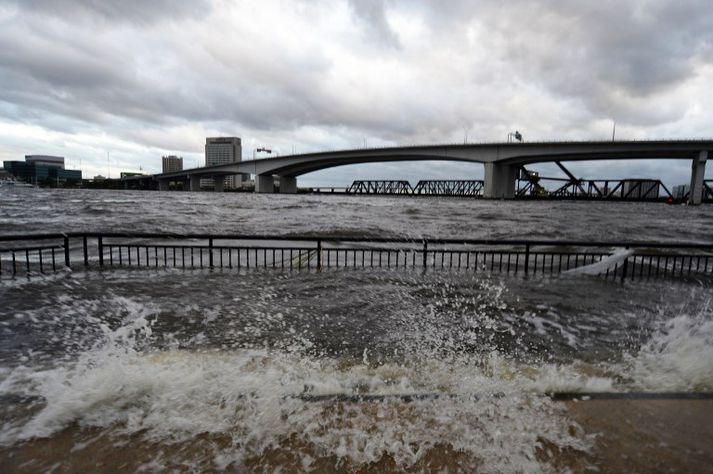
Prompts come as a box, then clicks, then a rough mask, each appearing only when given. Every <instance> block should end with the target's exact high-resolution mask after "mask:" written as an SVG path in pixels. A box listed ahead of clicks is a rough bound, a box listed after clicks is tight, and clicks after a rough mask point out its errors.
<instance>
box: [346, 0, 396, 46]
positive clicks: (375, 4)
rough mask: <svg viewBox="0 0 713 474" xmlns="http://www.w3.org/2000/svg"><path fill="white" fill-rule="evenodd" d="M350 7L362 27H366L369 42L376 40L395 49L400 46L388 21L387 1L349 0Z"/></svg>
mask: <svg viewBox="0 0 713 474" xmlns="http://www.w3.org/2000/svg"><path fill="white" fill-rule="evenodd" d="M349 5H350V6H351V8H352V10H353V11H354V13H355V14H356V16H357V18H359V20H360V21H361V23H362V25H364V26H366V29H365V36H366V37H367V40H375V41H376V42H378V43H381V44H385V45H388V46H393V47H398V46H399V41H398V38H397V36H396V34H394V32H393V30H392V29H391V27H390V26H389V23H388V21H387V20H386V2H385V0H349Z"/></svg>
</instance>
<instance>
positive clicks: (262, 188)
mask: <svg viewBox="0 0 713 474" xmlns="http://www.w3.org/2000/svg"><path fill="white" fill-rule="evenodd" d="M255 192H256V193H274V192H275V180H274V178H273V177H272V175H271V174H256V175H255Z"/></svg>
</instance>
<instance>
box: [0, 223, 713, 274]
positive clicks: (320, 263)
mask: <svg viewBox="0 0 713 474" xmlns="http://www.w3.org/2000/svg"><path fill="white" fill-rule="evenodd" d="M625 249H628V250H626V251H625V255H624V256H623V257H619V258H617V255H622V254H621V251H622V250H625ZM617 252H618V253H617ZM591 266H594V267H591ZM117 267H143V268H146V267H148V268H182V269H192V268H220V269H233V268H236V269H243V268H245V269H248V268H275V269H284V270H313V269H318V270H321V269H327V268H345V267H346V268H420V269H424V270H426V269H461V270H468V271H474V272H490V273H505V274H512V275H528V276H538V275H541V276H546V275H557V274H560V273H563V272H567V271H571V270H574V269H580V270H579V271H581V270H582V269H583V267H587V268H594V270H592V272H594V274H599V275H601V276H603V277H605V278H607V277H608V278H620V279H637V278H639V279H644V278H657V277H675V278H680V277H710V276H713V243H711V244H700V243H670V242H664V243H662V242H658V243H655V242H581V241H535V240H492V239H406V238H398V239H390V238H371V237H363V238H359V237H321V236H309V235H305V236H274V237H268V236H255V235H225V234H224V235H215V234H158V233H92V232H87V233H66V234H34V235H11V236H0V277H1V278H13V277H17V276H32V275H38V274H44V273H52V272H57V271H61V270H63V269H65V268H70V269H78V268H117ZM585 270H586V269H585Z"/></svg>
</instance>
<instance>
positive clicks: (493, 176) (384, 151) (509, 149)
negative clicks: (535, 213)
mask: <svg viewBox="0 0 713 474" xmlns="http://www.w3.org/2000/svg"><path fill="white" fill-rule="evenodd" d="M712 152H713V140H646V141H606V142H604V141H589V142H526V143H517V142H516V143H482V144H471V143H467V144H451V145H415V146H394V147H384V148H360V149H353V150H336V151H324V152H316V153H304V154H295V155H285V156H278V157H274V158H265V159H258V160H248V161H241V162H237V163H230V164H226V165H218V166H209V167H202V168H194V169H188V170H183V171H179V172H174V173H162V174H157V175H152V176H149V177H137V178H133V179H151V180H153V181H154V182H158V186H159V189H168V183H169V182H171V181H184V182H187V183H188V184H189V186H188V189H190V190H191V191H198V190H200V179H201V178H219V177H221V176H229V175H234V174H239V173H250V174H253V175H255V191H256V192H260V193H263V192H274V177H278V178H279V183H280V192H281V193H294V192H297V179H296V178H297V177H298V176H300V175H303V174H307V173H311V172H313V171H318V170H323V169H326V168H332V167H335V166H343V165H352V164H360V163H376V162H390V161H425V160H428V161H435V160H442V161H464V162H473V163H482V164H484V165H485V180H484V181H485V189H484V193H483V196H484V197H485V198H494V199H503V198H505V199H509V198H514V197H515V185H516V180H517V174H518V170H519V168H520V167H521V166H524V165H527V164H532V163H544V162H554V161H596V160H639V159H681V160H689V161H690V162H691V192H690V200H691V202H692V203H694V204H698V203H700V202H701V199H702V196H703V180H704V175H705V166H706V161H707V159H708V156H709V154H711V153H712ZM127 180H132V178H127ZM219 182H220V183H221V184H220V185H218V189H216V190H217V191H221V190H222V189H219V188H220V187H221V186H222V182H221V181H220V180H216V183H219Z"/></svg>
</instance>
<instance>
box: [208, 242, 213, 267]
mask: <svg viewBox="0 0 713 474" xmlns="http://www.w3.org/2000/svg"><path fill="white" fill-rule="evenodd" d="M208 266H210V268H213V238H212V237H211V238H209V239H208Z"/></svg>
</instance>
